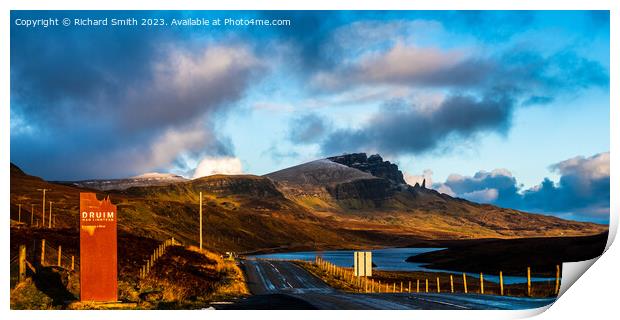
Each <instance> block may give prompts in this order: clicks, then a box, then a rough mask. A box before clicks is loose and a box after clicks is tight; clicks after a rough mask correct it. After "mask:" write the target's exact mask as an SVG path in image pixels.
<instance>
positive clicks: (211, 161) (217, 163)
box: [194, 157, 243, 179]
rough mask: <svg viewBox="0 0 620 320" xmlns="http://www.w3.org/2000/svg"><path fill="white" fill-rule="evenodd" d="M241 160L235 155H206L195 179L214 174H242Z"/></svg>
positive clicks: (199, 165)
mask: <svg viewBox="0 0 620 320" xmlns="http://www.w3.org/2000/svg"><path fill="white" fill-rule="evenodd" d="M241 173H243V170H242V167H241V160H239V158H234V157H206V158H203V159H202V160H201V161H200V163H198V166H197V167H196V170H195V171H194V179H196V178H200V177H205V176H210V175H214V174H241Z"/></svg>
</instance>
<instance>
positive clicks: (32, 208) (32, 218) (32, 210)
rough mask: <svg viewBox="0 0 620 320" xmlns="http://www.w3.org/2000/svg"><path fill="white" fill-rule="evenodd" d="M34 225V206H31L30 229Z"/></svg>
mask: <svg viewBox="0 0 620 320" xmlns="http://www.w3.org/2000/svg"><path fill="white" fill-rule="evenodd" d="M33 224H34V204H32V203H31V204H30V227H32V225H33Z"/></svg>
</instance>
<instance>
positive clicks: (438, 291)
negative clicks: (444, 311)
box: [437, 277, 441, 293]
mask: <svg viewBox="0 0 620 320" xmlns="http://www.w3.org/2000/svg"><path fill="white" fill-rule="evenodd" d="M440 292H441V289H440V288H439V277H437V293H440Z"/></svg>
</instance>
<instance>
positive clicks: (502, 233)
mask: <svg viewBox="0 0 620 320" xmlns="http://www.w3.org/2000/svg"><path fill="white" fill-rule="evenodd" d="M265 176H266V177H268V178H270V179H272V180H273V181H274V182H275V183H276V184H278V186H279V187H280V190H281V191H282V192H283V194H284V195H285V196H286V197H287V198H289V199H291V200H292V201H294V202H297V203H298V204H300V205H302V206H304V207H305V208H307V209H308V210H310V211H313V212H315V213H316V214H319V215H321V216H323V217H330V218H333V219H337V220H339V221H341V223H342V224H344V225H347V226H348V227H349V228H359V229H362V228H366V229H372V230H376V231H380V230H383V231H384V232H392V233H393V234H399V235H403V236H404V235H407V236H415V237H420V238H434V239H436V238H440V239H463V238H464V239H470V238H517V237H533V236H538V237H540V236H580V235H591V234H598V233H600V232H603V231H605V230H607V228H606V226H602V225H598V224H593V223H581V222H575V221H570V220H563V219H559V218H556V217H553V216H546V215H540V214H531V213H526V212H522V211H518V210H512V209H505V208H499V207H496V206H492V205H486V204H477V203H474V202H470V201H467V200H465V199H460V198H453V197H451V196H448V195H446V194H441V193H439V192H437V191H435V190H432V189H427V188H425V186H420V185H418V184H416V185H415V186H410V185H407V184H406V183H405V181H404V179H403V175H402V172H401V171H400V170H399V169H398V167H397V166H396V165H395V164H392V163H390V162H389V161H383V159H382V158H381V157H380V156H379V155H372V156H370V157H367V156H366V154H364V153H357V154H348V155H342V156H337V157H331V158H327V159H323V160H318V161H313V162H309V163H306V164H301V165H298V166H295V167H291V168H288V169H284V170H280V171H277V172H274V173H270V174H267V175H265ZM308 190H311V191H312V192H308Z"/></svg>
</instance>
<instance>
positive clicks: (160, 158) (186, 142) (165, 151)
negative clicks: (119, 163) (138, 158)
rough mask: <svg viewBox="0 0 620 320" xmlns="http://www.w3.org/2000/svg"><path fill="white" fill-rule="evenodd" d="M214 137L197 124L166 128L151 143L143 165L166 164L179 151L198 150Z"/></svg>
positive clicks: (155, 165) (158, 165) (147, 166)
mask: <svg viewBox="0 0 620 320" xmlns="http://www.w3.org/2000/svg"><path fill="white" fill-rule="evenodd" d="M214 139H215V138H214V137H213V136H212V134H211V133H210V131H208V130H206V129H205V128H204V127H201V126H199V125H193V126H190V127H186V128H182V129H168V130H166V131H165V132H164V133H163V134H161V135H160V136H159V137H158V138H157V139H156V140H155V141H154V142H153V143H152V145H151V148H150V156H149V157H148V158H147V159H146V160H145V163H144V165H143V167H144V168H148V169H151V168H157V167H161V166H166V165H168V164H170V163H171V162H172V161H174V160H175V159H176V158H177V157H178V156H179V154H180V153H181V152H185V151H195V150H199V149H201V148H202V147H204V146H205V145H208V144H209V142H210V141H212V140H214Z"/></svg>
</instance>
